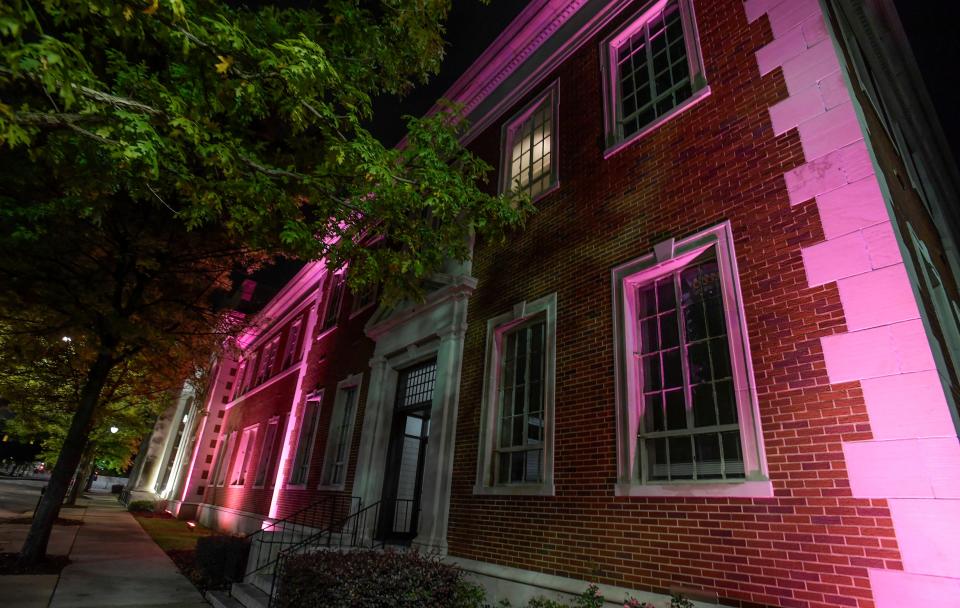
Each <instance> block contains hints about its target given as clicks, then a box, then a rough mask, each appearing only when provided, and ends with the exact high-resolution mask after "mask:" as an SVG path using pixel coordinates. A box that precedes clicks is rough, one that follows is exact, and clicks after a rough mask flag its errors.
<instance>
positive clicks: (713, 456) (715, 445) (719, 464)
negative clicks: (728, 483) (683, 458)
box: [695, 433, 723, 479]
mask: <svg viewBox="0 0 960 608" xmlns="http://www.w3.org/2000/svg"><path fill="white" fill-rule="evenodd" d="M695 441H696V446H697V478H698V479H717V478H720V477H723V474H722V468H723V460H722V459H721V458H720V436H719V435H718V434H716V433H706V434H703V435H697V436H696V438H695Z"/></svg>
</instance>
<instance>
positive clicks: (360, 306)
mask: <svg viewBox="0 0 960 608" xmlns="http://www.w3.org/2000/svg"><path fill="white" fill-rule="evenodd" d="M376 300H377V284H376V283H374V284H372V285H368V286H367V287H366V288H364V289H362V290H360V291H358V292H355V293H354V294H353V302H352V303H351V305H350V314H352V315H353V314H356V313H358V312H360V311H361V310H364V309H365V308H367V307H368V306H372V305H373V303H374V302H376Z"/></svg>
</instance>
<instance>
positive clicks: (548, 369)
mask: <svg viewBox="0 0 960 608" xmlns="http://www.w3.org/2000/svg"><path fill="white" fill-rule="evenodd" d="M541 315H542V316H544V318H545V320H546V325H545V328H544V331H545V333H546V336H545V340H546V353H545V359H546V365H545V369H544V386H543V392H544V397H543V398H544V438H543V482H541V483H538V484H494V483H493V481H492V480H493V476H494V466H495V463H494V462H493V452H494V449H495V444H496V441H497V423H498V419H497V418H498V416H497V413H498V412H497V408H498V405H497V403H496V400H497V394H498V390H497V387H498V385H499V370H500V353H501V345H500V341H501V338H502V336H503V334H504V333H505V332H506V331H508V330H510V329H511V328H513V327H516V326H518V325H520V324H522V323H524V322H526V321H528V320H530V319H532V318H534V317H537V316H541ZM556 367H557V294H556V292H554V293H551V294H549V295H546V296H543V297H541V298H538V299H536V300H534V301H532V302H526V301H524V302H519V303H517V304H516V305H514V307H513V309H512V310H510V311H509V312H505V313H503V314H501V315H498V316H496V317H494V318H492V319H489V320H487V341H486V356H485V358H484V372H483V378H484V382H483V395H482V398H481V399H482V400H481V402H480V439H479V442H478V447H477V450H478V453H477V477H476V480H475V483H474V486H473V493H474V494H477V495H483V494H494V495H511V496H553V495H554V494H555V491H556V489H555V488H554V483H553V445H554V428H555V426H556V424H555V420H554V419H555V413H554V410H555V408H554V402H555V393H556Z"/></svg>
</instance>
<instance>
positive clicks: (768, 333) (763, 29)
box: [449, 0, 901, 608]
mask: <svg viewBox="0 0 960 608" xmlns="http://www.w3.org/2000/svg"><path fill="white" fill-rule="evenodd" d="M633 4H634V6H633V7H632V9H633V10H636V9H637V8H638V7H639V6H640V4H641V3H638V2H634V3H633ZM695 7H696V13H697V23H698V27H699V31H700V42H701V47H702V49H703V55H704V61H705V67H706V74H707V78H708V81H709V84H710V86H711V89H712V94H711V95H710V96H709V97H708V98H707V99H705V100H704V101H702V102H701V103H699V104H697V105H696V106H694V107H693V108H691V109H689V110H687V111H686V112H685V113H684V114H682V115H681V116H679V117H677V118H676V119H674V120H672V121H670V122H668V123H666V124H664V125H663V126H662V127H661V128H659V129H658V130H656V131H655V132H653V133H651V134H649V135H648V136H646V137H644V138H642V139H641V140H639V141H636V142H634V143H633V144H631V145H630V146H628V147H627V148H625V149H623V150H622V151H620V152H618V153H617V154H616V155H614V156H612V157H611V158H609V159H608V160H604V159H603V150H602V148H601V146H602V143H601V142H602V141H603V116H602V110H601V108H602V105H601V101H602V92H601V81H600V71H599V66H600V60H599V57H598V45H599V40H600V39H602V37H604V36H606V35H607V34H608V33H609V31H610V30H609V29H608V31H606V32H602V33H601V34H599V35H598V36H597V37H596V39H595V40H593V41H590V42H588V43H587V44H586V45H584V46H583V47H582V48H581V49H580V50H579V51H578V52H577V53H575V54H574V55H573V56H572V57H571V58H570V59H569V60H567V61H566V63H565V64H564V65H562V66H561V67H560V68H559V69H558V70H557V71H556V73H554V74H551V75H549V76H548V77H546V78H545V79H544V83H547V82H551V81H552V80H553V79H555V78H559V80H560V110H559V112H560V115H559V145H560V148H559V157H558V158H559V175H560V188H559V190H558V191H556V192H555V193H553V194H550V195H548V196H547V197H545V198H544V199H542V200H541V201H539V202H538V203H537V207H538V210H539V211H538V213H537V214H536V216H535V217H533V218H532V219H531V220H530V221H529V223H528V225H527V228H526V230H525V231H524V232H522V233H518V234H516V235H513V236H512V237H511V238H510V239H509V243H508V245H506V246H502V247H501V246H494V245H491V244H488V243H479V244H478V247H477V250H476V256H475V260H474V274H475V275H476V276H477V278H478V279H479V286H478V289H477V291H476V292H475V294H474V296H473V298H472V299H471V301H470V309H469V328H468V330H467V337H466V348H465V353H464V362H463V377H462V386H461V400H460V406H459V407H460V409H459V416H458V428H457V447H456V457H455V465H454V486H453V495H452V499H451V500H452V504H451V517H450V529H449V544H450V553H451V554H454V555H458V556H462V557H468V558H472V559H478V560H484V561H488V562H493V563H497V564H503V565H509V566H514V567H519V568H524V569H528V570H536V571H541V572H545V573H550V574H557V575H562V576H571V577H574V578H579V579H583V580H589V581H599V582H603V583H609V584H615V585H622V586H626V587H630V588H635V589H643V590H651V591H659V592H665V591H666V590H667V589H668V588H669V587H670V586H675V585H678V586H687V587H700V588H704V589H711V590H716V591H717V592H718V593H719V594H720V597H721V598H723V600H724V601H725V602H727V603H731V604H733V605H737V606H754V605H770V606H782V607H791V606H817V607H822V608H826V607H828V606H829V607H831V608H833V607H835V606H847V605H849V606H859V607H861V608H867V607H870V606H873V601H872V599H871V592H870V588H869V580H868V578H867V568H868V567H870V568H895V569H899V568H901V564H900V562H899V559H900V555H899V551H898V549H897V545H896V541H895V539H894V533H893V529H892V524H891V520H890V515H889V510H888V508H887V506H886V503H885V501H877V500H862V499H859V500H858V499H854V498H852V497H851V493H850V490H849V484H848V481H847V474H846V471H845V465H844V460H843V453H842V451H841V441H854V440H861V439H869V438H871V433H870V427H869V424H868V421H867V414H866V411H865V407H864V404H863V399H862V394H861V390H860V387H859V384H858V383H856V382H852V383H848V384H844V385H835V386H833V387H830V386H829V384H828V379H827V375H826V372H825V368H824V362H823V356H822V352H821V348H820V341H819V339H820V338H821V337H822V336H825V335H829V334H832V333H835V332H838V331H844V330H845V322H844V319H843V315H842V309H841V304H840V300H839V296H838V293H837V289H836V286H835V284H830V285H827V286H824V287H819V288H813V289H811V288H807V287H806V284H807V281H806V278H805V274H804V269H803V263H802V259H801V253H800V251H801V246H803V245H809V244H812V243H814V242H817V241H819V240H822V238H823V234H822V230H821V228H820V223H819V219H818V216H817V212H816V209H815V208H814V206H812V205H806V206H802V205H798V206H796V207H794V208H791V206H790V202H789V199H788V196H787V192H786V189H785V185H784V182H783V178H782V175H783V173H784V172H785V171H787V170H789V169H791V168H793V167H795V166H797V165H799V164H801V163H802V162H803V154H802V150H801V146H800V142H799V139H798V137H797V135H796V132H795V131H790V132H788V133H786V134H784V135H783V136H781V137H774V135H773V131H772V129H771V125H770V120H769V115H768V112H767V108H768V107H769V106H771V105H773V104H774V103H775V102H777V101H779V100H781V99H783V98H785V97H786V96H787V91H786V86H785V84H784V82H783V79H782V74H781V72H780V71H779V70H776V71H775V72H773V73H771V74H768V75H766V76H764V77H761V76H760V75H759V71H758V69H757V63H756V59H755V57H754V51H755V50H757V49H758V48H760V47H762V46H763V45H765V44H767V43H769V42H770V41H771V40H772V34H771V32H770V28H769V24H768V22H767V20H766V18H762V19H760V20H759V21H757V22H755V23H753V24H748V23H747V19H746V17H745V14H744V9H743V5H742V2H741V1H740V0H709V1H707V0H697V1H696V2H695ZM630 12H631V10H630V9H628V10H626V11H624V14H625V15H628V14H629V13H630ZM622 23H623V22H622V19H618V20H616V21H615V22H614V23H613V24H612V25H611V29H612V28H615V27H619V26H620V25H621V24H622ZM536 92H538V91H535V92H534V94H535V93H536ZM526 101H527V100H523V101H521V102H520V103H518V104H517V108H519V107H520V106H521V105H522V104H523V103H525V102H526ZM513 111H514V110H510V111H508V112H506V116H509V115H510V114H512V113H513ZM499 145H500V125H499V124H496V125H493V126H491V127H490V128H489V129H487V130H486V131H485V132H484V133H483V134H481V135H480V136H479V137H478V138H477V139H476V140H475V141H474V142H473V144H472V148H473V149H474V150H475V151H476V152H478V153H479V154H480V155H481V156H483V157H484V158H485V159H486V160H487V161H488V162H489V163H490V164H491V165H493V166H498V165H499V163H498V156H499ZM493 181H494V182H495V180H493ZM724 220H729V221H730V222H731V225H732V228H733V235H734V239H735V249H736V255H737V263H738V265H739V268H740V284H741V288H742V294H743V299H744V308H745V313H746V322H747V327H748V331H749V340H750V346H751V351H752V363H753V369H754V373H755V376H756V384H757V392H758V397H759V408H760V414H761V420H760V423H761V428H762V432H763V441H764V444H765V449H766V454H767V458H768V461H769V469H770V471H769V472H770V477H771V479H772V481H773V484H774V488H775V494H776V497H775V498H770V499H725V498H720V499H706V498H697V499H693V498H688V499H682V498H625V497H615V496H614V484H615V482H616V475H617V469H616V420H615V409H614V408H615V405H614V355H613V329H612V310H611V305H610V302H611V292H610V289H611V283H610V270H611V268H612V267H614V266H616V265H618V264H620V263H623V262H625V261H628V260H631V259H635V258H638V257H640V256H642V255H644V254H647V253H649V252H650V251H651V250H652V248H653V245H654V244H655V243H657V242H659V241H661V240H663V239H664V238H667V237H682V236H685V235H690V234H693V233H696V232H698V231H700V230H702V229H704V228H706V227H709V226H712V225H715V224H717V223H719V222H721V221H724ZM554 291H555V292H557V294H558V312H557V362H556V363H557V367H556V379H557V385H556V400H555V428H556V434H555V452H554V479H555V483H556V496H554V497H503V496H474V495H473V492H472V488H473V485H474V482H475V478H476V465H477V462H476V459H477V440H478V437H479V422H480V420H479V417H480V402H481V391H482V380H483V378H482V376H483V369H484V355H485V353H484V349H485V331H486V321H487V319H489V318H491V317H493V316H496V315H498V314H501V313H503V312H505V311H508V310H509V309H510V308H511V307H512V306H513V305H514V304H515V303H517V302H519V301H521V300H528V301H529V300H533V299H535V298H538V297H540V296H543V295H546V294H548V293H551V292H554Z"/></svg>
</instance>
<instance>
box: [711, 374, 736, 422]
mask: <svg viewBox="0 0 960 608" xmlns="http://www.w3.org/2000/svg"><path fill="white" fill-rule="evenodd" d="M713 388H714V391H715V393H716V396H717V412H718V413H719V415H720V424H736V423H737V402H736V399H735V397H734V394H733V382H731V381H730V380H723V381H720V382H717V383H716V384H714V385H713Z"/></svg>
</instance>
